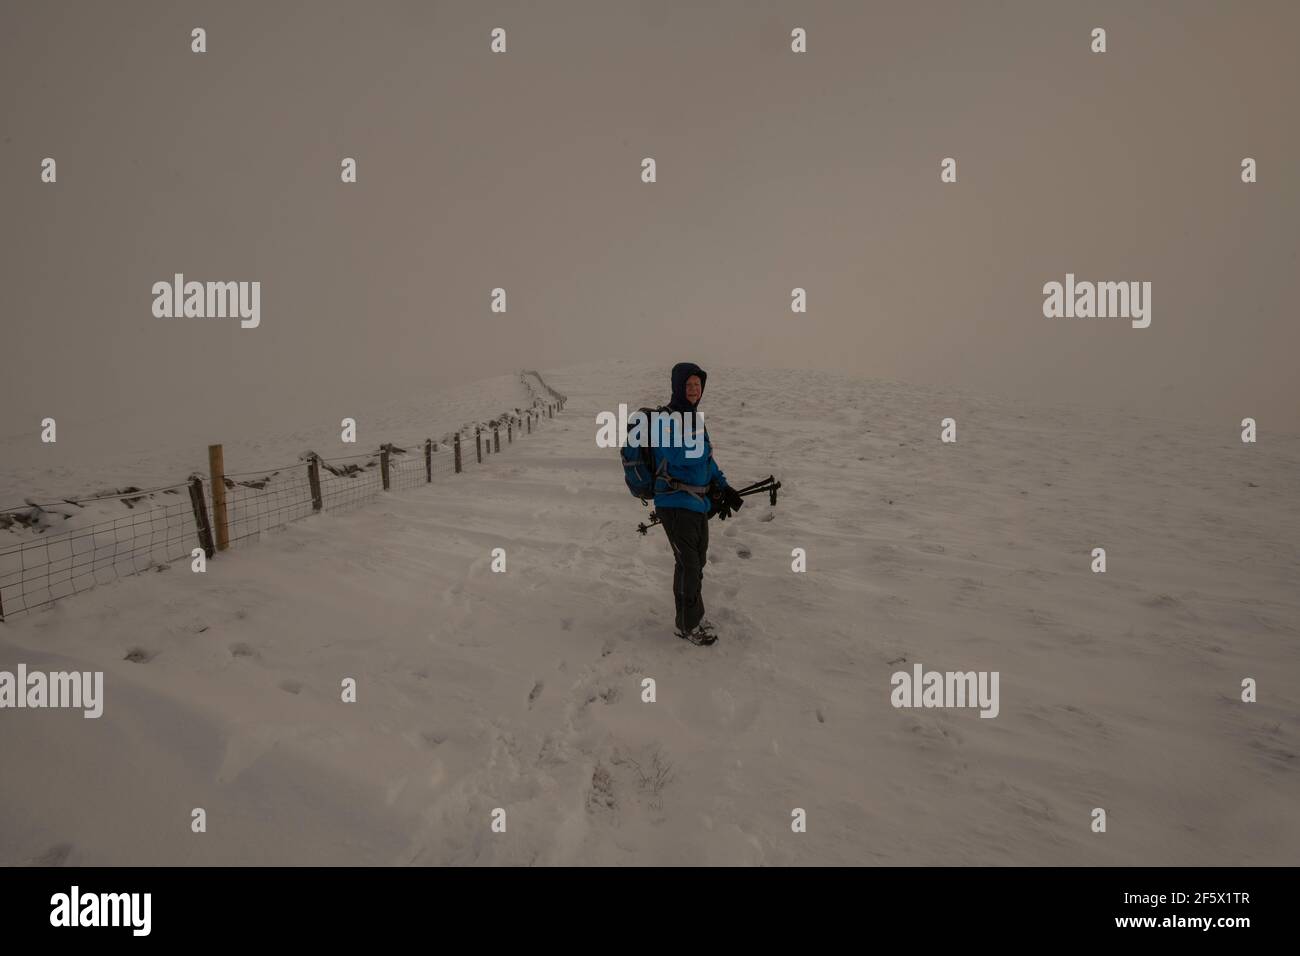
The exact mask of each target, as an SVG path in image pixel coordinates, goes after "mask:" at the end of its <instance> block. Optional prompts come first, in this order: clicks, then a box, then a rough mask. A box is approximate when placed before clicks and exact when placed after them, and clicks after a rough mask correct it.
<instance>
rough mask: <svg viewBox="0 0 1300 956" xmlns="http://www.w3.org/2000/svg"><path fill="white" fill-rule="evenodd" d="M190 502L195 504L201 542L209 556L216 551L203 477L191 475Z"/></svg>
mask: <svg viewBox="0 0 1300 956" xmlns="http://www.w3.org/2000/svg"><path fill="white" fill-rule="evenodd" d="M190 504H191V505H193V506H194V524H195V526H196V527H197V528H198V531H199V544H200V545H202V546H203V553H204V554H205V555H207V556H208V557H209V558H210V557H212V555H213V554H214V553H215V552H216V550H217V549H216V548H214V547H213V546H212V525H210V524H208V506H207V504H206V502H204V500H203V479H202V478H200V477H199V476H198V475H190Z"/></svg>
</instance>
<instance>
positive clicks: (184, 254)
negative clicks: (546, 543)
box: [0, 0, 1300, 435]
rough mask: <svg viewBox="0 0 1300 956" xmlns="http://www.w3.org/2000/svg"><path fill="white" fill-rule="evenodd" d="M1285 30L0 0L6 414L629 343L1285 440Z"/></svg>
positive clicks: (1234, 18)
mask: <svg viewBox="0 0 1300 956" xmlns="http://www.w3.org/2000/svg"><path fill="white" fill-rule="evenodd" d="M194 26H203V27H205V28H206V29H207V31H208V52H207V53H206V54H203V55H196V54H193V53H191V52H190V30H191V28H192V27H194ZM495 26H501V27H504V28H505V29H506V30H507V31H508V37H509V52H508V53H507V54H505V55H496V56H494V55H492V54H491V53H490V52H489V50H488V39H489V31H490V30H491V28H493V27H495ZM795 26H802V27H805V28H806V29H807V30H808V35H809V50H810V52H809V53H807V54H805V55H795V54H792V53H791V52H790V50H789V31H790V29H791V28H793V27H795ZM1094 26H1102V27H1105V28H1106V29H1107V31H1108V44H1109V52H1107V53H1106V54H1104V55H1094V54H1092V53H1090V52H1089V32H1090V30H1091V29H1092V28H1093V27H1094ZM1298 35H1300V5H1297V4H1293V3H1282V2H1279V3H1259V2H1248V3H1196V2H1179V3H1141V4H1136V3H1127V2H1125V3H1113V4H1107V3H1088V4H1086V5H1085V4H1065V3H1043V2H1024V3H910V2H896V3H868V2H851V3H850V2H846V3H818V2H805V3H795V2H790V3H777V2H770V3H768V2H748V3H742V2H730V3H694V4H686V3H667V2H663V3H648V2H647V3H631V2H605V0H599V2H597V0H593V2H572V0H551V2H546V3H517V4H508V3H489V2H483V3H473V2H460V3H417V2H408V3H393V2H373V3H338V2H317V3H310V4H306V3H304V4H288V3H260V2H259V3H231V2H221V3H215V2H214V3H172V2H156V3H154V2H151V3H142V2H131V3H113V4H105V3H60V4H47V3H37V2H27V0H12V2H8V3H6V4H5V6H4V8H3V12H2V13H0V107H2V109H3V116H4V123H3V131H2V133H0V221H3V229H2V233H0V243H3V245H2V246H0V277H2V278H3V285H4V292H5V307H4V312H3V342H4V348H5V353H6V355H5V361H4V365H3V369H4V371H3V380H4V384H3V406H2V407H0V435H11V434H14V433H16V432H22V431H25V430H28V429H30V430H32V431H33V433H34V432H35V430H36V428H37V427H38V424H39V419H40V418H41V417H44V416H45V415H53V416H55V417H56V418H57V417H60V416H63V417H65V418H69V419H72V420H80V421H90V420H95V419H99V420H101V421H104V422H105V423H108V422H109V421H110V419H108V418H106V417H105V416H112V415H114V414H117V413H119V411H121V410H125V409H130V410H133V413H138V412H139V411H140V410H141V409H150V408H152V409H154V410H155V411H156V414H157V415H158V421H159V427H167V422H168V421H174V420H175V419H176V418H177V417H178V416H185V417H190V418H194V417H198V418H202V419H204V420H207V421H211V422H213V424H214V426H220V427H222V428H224V429H227V430H228V429H230V428H244V427H248V428H252V427H255V426H256V424H257V423H258V422H260V421H264V420H265V419H267V418H268V417H275V416H293V417H299V418H300V417H301V416H302V415H304V414H316V413H318V412H319V413H320V414H328V415H333V416H335V417H337V416H336V415H335V412H336V405H337V404H338V403H347V402H352V401H360V399H361V398H362V397H363V396H366V395H371V394H373V395H375V396H377V397H389V396H391V395H393V394H394V393H395V392H399V391H401V390H402V389H404V388H409V387H411V386H412V385H413V383H416V382H421V381H423V382H438V383H453V382H456V381H463V380H468V379H471V378H477V377H481V376H485V375H491V374H498V373H500V372H502V371H507V370H509V369H511V368H517V367H519V366H524V365H527V366H530V367H538V368H545V367H547V366H555V365H564V364H569V363H572V362H578V361H585V360H589V359H594V358H599V357H602V356H610V357H615V356H618V357H631V356H643V357H645V358H648V359H662V360H663V361H664V363H665V366H666V365H667V364H670V363H671V362H673V361H676V360H679V359H690V360H693V361H698V362H699V363H700V364H702V365H704V366H705V367H708V365H709V364H710V363H715V364H716V363H722V364H727V365H755V366H769V365H770V366H795V367H827V368H837V369H846V370H853V371H858V372H861V373H863V374H866V375H872V376H880V377H885V378H891V379H903V380H910V381H919V382H927V383H933V384H940V385H942V384H944V383H949V384H952V385H955V386H960V387H962V388H968V389H975V390H987V391H996V392H1003V393H1007V392H1009V393H1011V394H1014V395H1018V396H1022V397H1023V398H1024V399H1025V400H1026V402H1028V403H1030V404H1032V403H1033V402H1036V401H1037V402H1067V401H1082V402H1086V403H1088V404H1096V405H1102V406H1115V405H1119V406H1122V407H1126V408H1131V409H1132V410H1134V411H1143V410H1144V411H1146V412H1148V413H1150V414H1153V415H1158V416H1161V417H1172V418H1186V419H1194V420H1207V419H1211V420H1215V421H1218V420H1222V423H1223V427H1224V428H1225V429H1231V428H1233V426H1234V425H1235V423H1236V422H1237V421H1239V420H1240V419H1241V418H1242V417H1243V416H1246V415H1252V416H1255V417H1257V418H1258V419H1259V420H1260V426H1261V430H1262V432H1263V433H1264V434H1266V433H1267V431H1268V429H1269V428H1274V429H1276V430H1278V431H1288V432H1297V431H1300V375H1297V374H1296V371H1295V362H1296V355H1297V352H1298V351H1300V350H1298V349H1297V346H1298V345H1300V333H1298V332H1297V324H1296V323H1297V315H1296V309H1295V292H1294V289H1295V275H1296V272H1297V248H1298V245H1300V243H1298V241H1297V228H1298V227H1297V223H1300V190H1298V189H1297V186H1296V179H1295V177H1296V170H1297V167H1296V161H1297V157H1298V156H1300V136H1298V134H1297V120H1296V116H1297V114H1298V113H1300V108H1298V104H1297V92H1298V91H1300V63H1298V61H1297V57H1296V56H1295V38H1296V37H1297V36H1298ZM46 156H51V157H54V158H55V159H56V160H57V162H58V183H57V184H55V185H46V184H42V183H41V182H40V181H39V173H40V162H41V160H42V158H44V157H46ZM345 156H352V157H355V158H356V159H357V161H358V164H359V182H358V183H357V184H356V185H343V184H342V183H340V182H339V162H340V160H341V159H342V158H343V157H345ZM644 156H653V157H655V159H656V160H657V162H658V177H659V181H658V183H656V184H654V185H644V184H642V183H641V182H640V179H639V173H640V165H639V164H640V160H641V158H642V157H644ZM946 156H952V157H955V158H956V159H957V163H958V177H959V178H958V182H957V183H956V184H955V185H944V184H941V183H940V181H939V163H940V160H941V159H943V158H944V157H946ZM1244 156H1252V157H1255V158H1256V159H1257V160H1258V162H1259V180H1260V181H1259V182H1258V183H1256V184H1254V185H1245V184H1243V183H1241V181H1240V178H1239V164H1240V161H1241V159H1242V157H1244ZM175 272H183V273H184V274H185V275H186V277H187V278H188V279H197V280H201V281H206V280H246V281H251V280H259V281H260V282H261V283H262V322H261V327H260V328H258V329H255V330H244V329H240V328H239V324H238V322H237V321H235V320H199V319H175V320H163V319H156V318H154V317H153V315H152V314H151V304H152V296H151V293H150V287H151V286H152V284H153V283H154V282H156V281H159V280H167V279H170V277H171V276H172V274H173V273H175ZM1067 272H1073V273H1075V274H1076V275H1077V276H1078V277H1079V278H1080V279H1091V280H1139V281H1140V280H1147V281H1150V282H1152V284H1153V294H1152V298H1153V303H1152V304H1153V318H1152V324H1151V327H1150V328H1149V329H1145V330H1138V329H1133V328H1131V327H1130V326H1129V324H1128V322H1127V321H1124V320H1118V319H1111V320H1066V319H1055V320H1049V319H1046V318H1044V317H1043V315H1042V311H1041V310H1042V301H1043V296H1042V292H1041V289H1042V285H1043V283H1045V282H1048V281H1052V280H1056V281H1061V280H1063V279H1064V277H1065V274H1066V273H1067ZM494 286H503V287H505V288H506V290H507V292H508V295H509V307H510V308H509V313H508V314H507V315H504V316H500V315H492V314H491V313H489V311H488V296H489V291H490V290H491V289H492V288H493V287H494ZM795 286H802V287H805V288H806V289H807V290H808V296H809V307H810V311H809V313H808V314H807V315H793V314H791V313H790V311H789V295H790V290H791V288H793V287H795ZM156 396H161V397H162V399H163V400H162V401H157V400H155V397H156ZM326 398H328V399H329V400H330V404H329V405H328V406H325V405H324V400H325V399H326Z"/></svg>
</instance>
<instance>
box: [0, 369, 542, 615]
mask: <svg viewBox="0 0 1300 956" xmlns="http://www.w3.org/2000/svg"><path fill="white" fill-rule="evenodd" d="M520 381H521V382H523V384H524V385H525V386H527V388H528V391H529V394H530V396H531V399H532V401H531V404H530V405H529V406H528V407H527V408H519V409H515V410H513V412H507V413H505V414H502V415H499V416H497V417H496V418H495V419H492V420H491V421H489V422H488V423H487V425H486V427H482V428H481V433H480V437H481V439H482V442H483V446H482V456H483V457H482V460H483V462H484V463H485V464H486V463H487V462H488V461H489V460H490V458H491V457H492V456H493V455H496V454H499V453H500V452H503V451H506V450H507V449H508V446H509V445H510V444H512V443H513V442H515V441H520V440H522V439H523V437H524V436H527V435H531V434H533V433H534V432H536V431H538V430H539V429H541V428H542V427H543V423H544V422H545V421H546V419H547V418H549V417H553V416H554V413H555V412H556V411H558V410H559V409H560V408H562V407H563V405H564V401H565V396H564V395H562V394H561V393H559V392H557V391H555V389H553V388H551V387H550V386H549V385H547V384H546V383H545V382H544V381H543V380H542V377H541V376H540V375H539V374H537V372H535V371H532V370H525V371H523V372H521V373H520ZM497 433H499V436H500V449H497V447H496V445H495V441H496V434H497ZM455 434H460V436H461V456H460V460H461V469H460V470H461V471H462V472H465V471H469V470H470V469H471V468H473V467H475V466H477V464H478V461H479V458H478V454H477V449H476V446H475V430H474V427H473V426H470V427H467V428H462V429H461V430H460V431H459V433H453V435H452V436H444V438H443V439H441V440H439V441H437V442H433V441H432V440H429V441H428V442H427V444H426V441H425V440H420V441H416V442H410V443H408V444H388V445H384V446H381V447H380V449H379V450H378V451H375V452H372V453H369V454H363V455H353V456H348V457H340V458H330V459H325V458H317V459H315V462H316V464H315V469H316V472H317V476H318V478H317V487H315V488H313V484H312V469H313V461H312V459H311V458H310V457H307V458H305V459H304V460H302V461H299V462H296V463H294V464H292V465H284V466H282V467H279V468H274V469H266V470H262V471H253V472H240V473H237V474H236V473H229V472H227V473H226V474H225V475H223V476H222V478H221V485H222V488H223V491H224V495H222V496H214V495H213V488H212V482H211V480H209V479H207V478H203V477H202V476H198V475H195V476H192V477H191V478H190V480H189V481H188V482H181V483H178V484H176V485H169V486H164V487H161V488H152V489H149V490H147V491H141V490H139V489H129V490H127V491H124V492H120V493H115V494H108V495H98V496H95V497H91V498H81V499H77V500H72V499H65V500H64V501H61V502H55V503H46V504H33V503H30V502H29V503H28V504H26V505H24V506H21V507H17V508H8V509H4V510H0V621H3V620H5V619H6V618H7V617H12V616H14V615H16V614H20V613H24V612H28V611H32V610H35V609H36V608H40V607H44V606H46V605H49V604H53V603H54V602H55V601H58V600H60V599H61V598H64V597H67V596H69V595H72V594H76V593H78V592H80V591H84V590H86V589H88V588H91V587H94V586H95V585H97V584H105V583H107V582H109V581H112V580H114V579H116V578H120V577H124V576H126V575H132V574H139V573H141V572H143V571H147V570H150V569H156V570H166V569H167V568H168V567H170V566H171V565H172V564H173V563H174V562H176V561H179V560H182V559H190V558H191V557H192V555H193V553H194V550H195V549H200V550H202V551H204V552H205V553H206V554H207V555H208V556H211V555H212V554H213V553H214V550H213V549H214V548H220V547H221V542H222V541H224V542H225V546H226V547H236V546H243V545H246V544H248V543H249V542H252V541H256V540H257V539H258V538H260V537H261V536H262V534H263V533H264V532H266V531H271V530H274V529H277V528H282V527H284V526H286V525H288V524H290V523H291V522H294V521H298V520H300V519H302V518H306V517H308V516H309V515H311V514H314V513H316V512H318V511H345V510H349V509H352V508H356V507H359V506H360V505H363V504H365V503H367V502H369V501H371V500H373V499H375V498H377V497H378V496H380V495H381V494H383V493H384V491H385V488H384V478H383V457H384V451H385V449H386V450H387V453H388V454H387V458H388V487H387V490H388V491H389V492H397V491H409V490H411V489H413V488H416V487H419V486H420V485H428V484H430V483H436V482H438V481H443V480H448V479H450V478H451V477H453V476H454V475H455V474H456V471H457V468H456V454H455V444H454V436H455ZM219 498H222V499H224V500H222V501H221V507H219V506H218V500H219ZM120 508H125V509H127V513H126V514H120V515H119V514H114V513H113V512H115V511H116V510H117V509H120ZM223 509H224V511H223ZM223 513H224V519H225V536H224V538H223V536H222V535H221V534H220V530H219V526H220V524H221V519H222V516H223ZM6 533H7V534H6ZM5 537H10V538H13V539H16V540H13V541H12V543H10V542H6V541H5V540H4V538H5Z"/></svg>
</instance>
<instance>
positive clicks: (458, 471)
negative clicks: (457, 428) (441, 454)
mask: <svg viewBox="0 0 1300 956" xmlns="http://www.w3.org/2000/svg"><path fill="white" fill-rule="evenodd" d="M456 474H458V475H459V474H460V432H456Z"/></svg>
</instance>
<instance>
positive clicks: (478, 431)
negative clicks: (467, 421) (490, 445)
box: [458, 425, 483, 470]
mask: <svg viewBox="0 0 1300 956" xmlns="http://www.w3.org/2000/svg"><path fill="white" fill-rule="evenodd" d="M474 452H475V454H477V455H478V463H479V464H480V465H481V464H483V429H482V427H481V426H479V425H475V426H474ZM458 470H459V469H458Z"/></svg>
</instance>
